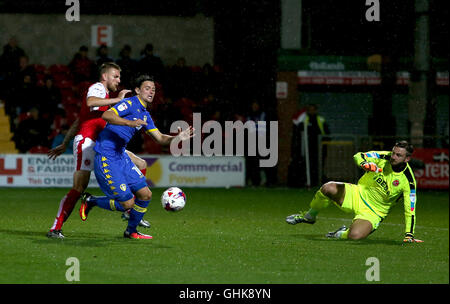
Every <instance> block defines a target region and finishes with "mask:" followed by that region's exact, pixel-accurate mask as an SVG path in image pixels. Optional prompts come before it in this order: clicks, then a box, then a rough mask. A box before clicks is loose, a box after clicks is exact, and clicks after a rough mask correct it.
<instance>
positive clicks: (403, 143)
mask: <svg viewBox="0 0 450 304" xmlns="http://www.w3.org/2000/svg"><path fill="white" fill-rule="evenodd" d="M394 147H399V148H403V149H405V150H406V156H411V154H413V152H414V146H413V145H411V144H410V143H409V142H407V141H406V140H400V141H397V142H396V143H395V145H394Z"/></svg>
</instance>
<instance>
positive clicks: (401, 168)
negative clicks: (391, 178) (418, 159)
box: [391, 162, 406, 172]
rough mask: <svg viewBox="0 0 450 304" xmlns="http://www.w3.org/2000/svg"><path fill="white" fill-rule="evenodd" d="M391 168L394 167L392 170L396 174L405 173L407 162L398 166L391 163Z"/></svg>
mask: <svg viewBox="0 0 450 304" xmlns="http://www.w3.org/2000/svg"><path fill="white" fill-rule="evenodd" d="M391 167H392V170H394V172H400V171H403V170H404V169H405V167H406V162H401V163H399V164H396V165H393V164H392V163H391Z"/></svg>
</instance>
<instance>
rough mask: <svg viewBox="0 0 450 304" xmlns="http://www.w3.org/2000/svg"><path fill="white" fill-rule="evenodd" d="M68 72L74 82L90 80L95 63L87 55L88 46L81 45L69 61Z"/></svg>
mask: <svg viewBox="0 0 450 304" xmlns="http://www.w3.org/2000/svg"><path fill="white" fill-rule="evenodd" d="M69 69H70V72H71V73H72V75H73V78H74V83H76V84H77V83H80V82H83V81H91V80H92V76H93V72H94V71H95V63H94V61H92V60H91V59H89V57H88V47H87V46H85V45H82V46H81V47H80V49H79V50H78V52H77V53H76V54H75V55H74V56H73V59H72V61H70V63H69Z"/></svg>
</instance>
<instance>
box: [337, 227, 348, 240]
mask: <svg viewBox="0 0 450 304" xmlns="http://www.w3.org/2000/svg"><path fill="white" fill-rule="evenodd" d="M349 230H350V229H346V230H344V231H338V232H337V233H336V237H337V238H339V239H345V240H346V239H348V232H349Z"/></svg>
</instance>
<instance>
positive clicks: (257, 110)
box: [246, 100, 268, 187]
mask: <svg viewBox="0 0 450 304" xmlns="http://www.w3.org/2000/svg"><path fill="white" fill-rule="evenodd" d="M247 121H253V122H254V123H255V128H254V129H251V130H249V136H256V138H257V140H256V144H258V140H259V138H260V137H266V136H267V132H266V127H265V126H263V125H260V124H258V122H259V121H265V122H266V123H267V116H266V112H264V111H263V110H262V109H261V105H260V104H259V102H258V101H256V100H253V101H252V103H251V109H250V113H249V114H248V116H247ZM255 133H256V134H255ZM249 148H250V147H249ZM254 150H255V151H256V156H250V155H248V151H247V153H246V167H247V170H246V172H247V183H250V184H251V185H252V186H256V187H257V186H261V185H265V184H266V182H267V180H268V176H267V174H266V171H265V170H263V168H260V166H259V160H260V158H261V156H260V155H259V151H258V148H257V147H254Z"/></svg>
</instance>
